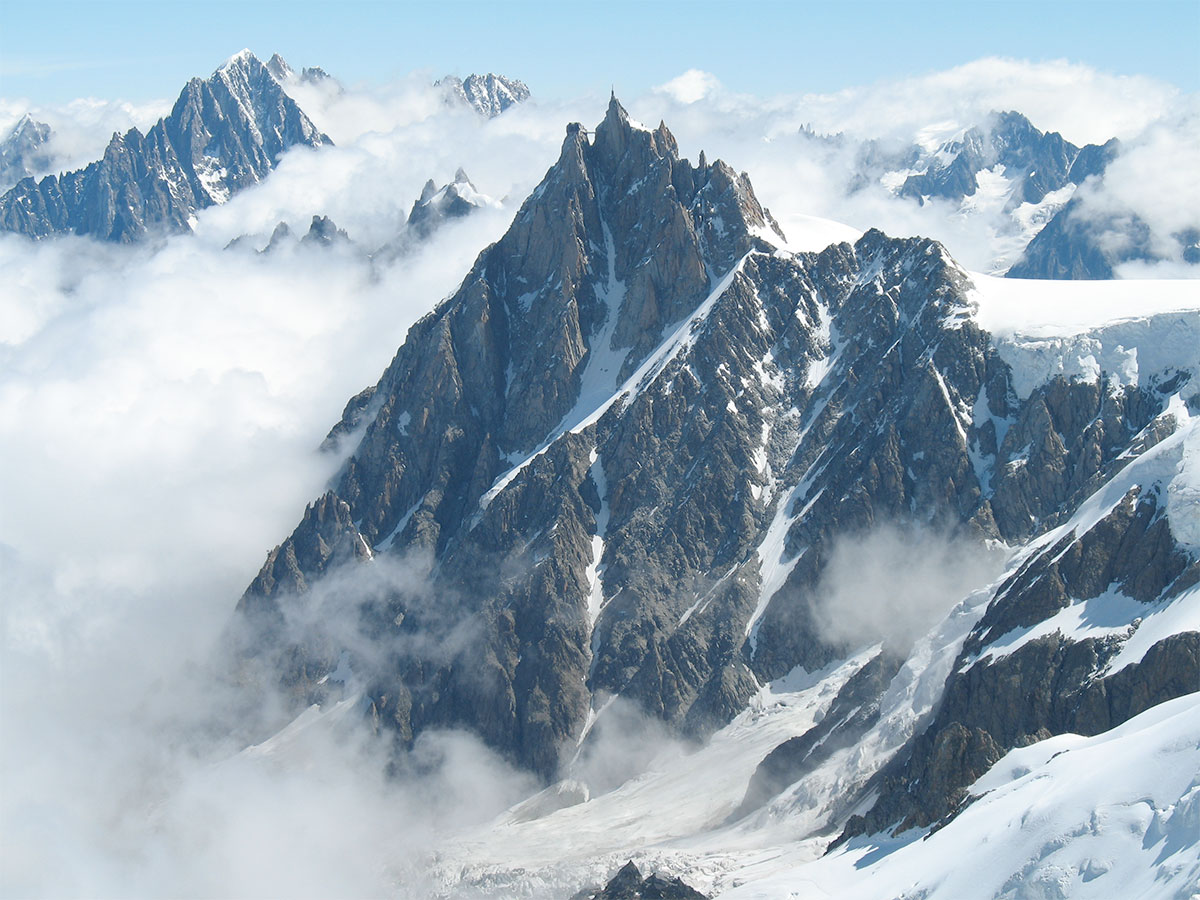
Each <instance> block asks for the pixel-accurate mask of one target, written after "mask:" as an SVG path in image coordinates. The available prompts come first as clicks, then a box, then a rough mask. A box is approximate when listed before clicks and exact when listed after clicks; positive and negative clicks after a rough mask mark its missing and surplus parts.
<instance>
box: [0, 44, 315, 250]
mask: <svg viewBox="0 0 1200 900" xmlns="http://www.w3.org/2000/svg"><path fill="white" fill-rule="evenodd" d="M329 143H331V141H330V140H329V138H328V137H327V136H326V135H324V134H322V133H321V132H320V131H319V130H318V129H317V128H316V126H314V125H313V123H312V122H311V121H310V120H309V118H308V117H307V116H306V115H305V114H304V113H303V111H301V109H300V108H299V107H298V106H297V105H296V103H295V101H293V100H292V99H291V98H290V97H289V96H288V95H287V94H286V93H285V92H284V90H283V89H282V87H281V86H280V84H279V82H278V81H277V80H276V78H275V76H274V75H273V74H272V73H271V71H270V70H269V69H268V68H267V67H266V66H264V65H263V63H262V62H260V61H259V60H258V58H257V57H255V56H254V54H252V53H250V52H249V51H248V50H243V51H241V52H240V53H237V54H234V55H233V56H232V57H230V58H229V60H227V61H226V62H225V63H223V64H222V65H221V66H220V67H219V68H218V69H217V70H216V71H215V72H213V74H212V75H211V76H210V77H209V78H208V79H201V78H193V79H192V80H190V81H189V82H188V83H187V85H186V86H185V87H184V89H183V91H182V92H181V93H180V95H179V99H178V100H176V102H175V105H174V107H173V108H172V110H171V113H170V115H168V116H167V117H166V118H164V119H160V120H159V121H158V123H157V124H155V125H154V126H153V127H152V128H151V129H150V130H149V131H148V132H147V133H146V134H145V135H143V134H142V133H141V132H140V131H138V130H137V129H130V130H129V131H128V132H126V133H125V134H123V135H114V136H113V139H112V141H111V142H110V143H109V145H108V147H107V149H106V150H105V153H104V156H103V158H102V159H101V160H99V161H97V162H95V163H92V164H91V165H89V166H88V167H87V168H85V169H82V170H79V171H75V172H68V173H66V174H64V175H61V176H49V177H47V178H44V179H42V181H41V182H39V183H36V184H35V183H34V182H33V181H32V180H25V181H23V182H21V183H20V184H18V185H17V186H16V187H14V188H13V189H12V190H11V191H9V192H8V193H6V194H5V195H4V196H3V197H2V198H0V229H4V230H7V231H16V232H20V233H23V234H26V235H29V236H30V237H45V236H47V235H51V234H57V233H64V232H74V233H75V234H83V235H93V236H95V237H97V238H100V239H102V240H111V241H121V242H129V241H136V240H140V239H142V238H143V237H145V236H146V235H147V234H150V233H154V232H163V231H166V232H183V231H188V230H189V229H190V228H191V225H192V220H193V217H194V215H195V213H196V212H197V211H198V210H201V209H205V208H207V207H209V206H213V205H215V204H218V203H224V202H225V201H226V200H228V199H229V197H230V196H232V195H233V194H234V193H235V192H237V191H238V190H241V189H242V188H244V187H247V186H249V185H251V184H256V183H258V182H259V181H261V180H262V179H263V178H265V177H266V176H267V174H268V173H269V172H270V171H271V170H272V169H273V168H274V167H275V165H276V163H277V162H278V160H279V157H280V156H281V155H282V154H283V153H284V152H286V151H287V150H288V149H290V148H291V147H294V146H297V145H303V146H309V147H319V146H323V145H325V144H329Z"/></svg>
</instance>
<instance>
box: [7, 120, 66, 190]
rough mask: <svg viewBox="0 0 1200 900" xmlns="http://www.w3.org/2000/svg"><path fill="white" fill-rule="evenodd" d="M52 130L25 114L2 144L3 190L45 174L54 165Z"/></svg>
mask: <svg viewBox="0 0 1200 900" xmlns="http://www.w3.org/2000/svg"><path fill="white" fill-rule="evenodd" d="M51 133H52V132H51V129H50V126H49V125H47V124H46V123H45V122H39V121H37V120H36V119H34V118H33V117H32V116H31V115H30V114H29V113H25V114H24V115H23V116H21V118H20V119H19V120H18V121H17V123H16V124H15V125H14V126H13V127H12V130H11V131H10V132H9V133H8V135H7V136H5V138H4V139H3V140H2V141H0V189H6V188H7V187H9V186H10V185H13V184H16V183H17V182H18V181H20V180H21V179H22V178H28V177H29V176H30V175H37V174H39V173H41V172H45V171H46V170H48V169H49V168H50V166H51V165H52V164H53V162H54V154H53V153H52V152H51V151H50V148H49V146H48V145H49V143H50V136H51Z"/></svg>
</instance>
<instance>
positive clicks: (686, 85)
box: [656, 69, 721, 103]
mask: <svg viewBox="0 0 1200 900" xmlns="http://www.w3.org/2000/svg"><path fill="white" fill-rule="evenodd" d="M720 87H721V82H720V81H718V80H717V77H716V76H715V75H713V74H711V73H709V72H703V71H701V70H700V69H688V70H687V71H686V72H684V73H683V74H682V75H679V76H677V77H675V78H672V79H671V80H670V81H668V82H666V83H665V84H662V85H660V86H659V87H658V88H656V90H659V91H662V92H663V93H665V94H667V95H668V96H669V97H670V98H671V99H672V100H674V101H675V102H677V103H695V102H696V101H697V100H703V99H704V98H705V97H707V96H708V95H709V94H711V93H713V92H715V91H717V90H719V89H720Z"/></svg>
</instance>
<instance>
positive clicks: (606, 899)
mask: <svg viewBox="0 0 1200 900" xmlns="http://www.w3.org/2000/svg"><path fill="white" fill-rule="evenodd" d="M652 898H653V900H706V898H705V895H704V894H702V893H700V892H699V891H697V890H696V889H695V888H692V887H689V886H688V885H686V884H684V883H683V881H682V880H681V879H679V878H670V879H668V878H662V877H661V876H659V875H649V876H647V877H646V878H643V877H642V873H641V870H639V869H638V867H637V866H635V865H634V864H633V863H632V862H628V863H626V864H625V865H624V866H622V867H621V870H620V871H619V872H617V874H616V875H614V876H613V877H612V879H611V880H610V881H609V882H608V884H606V885H605V886H604V887H603V888H601V889H600V890H585V891H580V892H579V893H578V894H576V895H575V897H574V898H573V900H652Z"/></svg>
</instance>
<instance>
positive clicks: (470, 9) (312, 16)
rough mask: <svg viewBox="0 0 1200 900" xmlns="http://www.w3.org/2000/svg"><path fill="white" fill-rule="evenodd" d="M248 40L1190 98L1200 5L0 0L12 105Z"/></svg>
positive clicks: (1196, 78) (783, 86) (614, 74)
mask: <svg viewBox="0 0 1200 900" xmlns="http://www.w3.org/2000/svg"><path fill="white" fill-rule="evenodd" d="M243 47H249V48H250V49H251V50H253V51H254V52H255V53H256V54H258V55H259V56H260V57H262V58H263V59H266V58H267V57H268V56H270V54H271V53H273V52H279V53H281V54H282V55H283V56H284V57H285V58H286V59H287V60H288V61H289V62H291V63H292V64H293V65H294V66H304V65H310V66H311V65H319V66H322V67H324V68H325V69H326V70H328V71H329V72H330V74H332V75H334V76H336V77H337V78H339V79H341V80H342V81H344V82H347V83H354V82H358V81H367V82H378V81H383V80H385V79H388V78H389V77H392V76H396V75H400V74H404V73H407V72H411V71H413V70H415V69H425V70H429V71H430V73H431V74H432V75H435V76H440V75H442V74H448V73H453V74H459V75H467V74H470V73H471V72H475V71H495V72H500V73H503V74H506V75H510V76H513V77H517V78H521V79H523V80H524V81H525V82H526V83H528V84H529V86H530V88H531V89H532V90H533V91H534V92H535V94H537V95H540V96H544V97H559V96H568V95H575V94H579V93H582V92H584V91H596V90H602V89H606V88H607V87H608V86H609V85H610V84H612V85H614V86H615V87H616V88H617V90H618V92H629V93H636V92H639V91H642V90H645V89H646V88H649V87H651V86H653V85H656V84H660V83H662V82H664V81H667V80H668V79H670V78H673V77H674V76H676V75H678V74H680V73H681V72H683V71H685V70H686V69H689V68H701V69H704V70H706V71H709V72H712V73H713V74H715V75H716V76H717V77H718V78H719V79H720V80H721V81H722V82H723V83H724V84H725V85H726V86H727V87H729V88H731V89H734V90H739V91H747V92H751V93H756V94H759V95H767V94H774V93H783V92H787V93H793V92H805V91H818V92H825V91H831V90H836V89H838V88H842V87H847V86H850V85H857V84H865V83H870V82H874V81H878V80H882V79H886V78H893V77H903V76H909V75H919V74H922V73H926V72H930V71H934V70H938V69H945V68H949V67H952V66H955V65H958V64H960V63H964V62H968V61H970V60H973V59H977V58H979V57H982V56H990V55H999V56H1010V57H1017V58H1021V59H1029V60H1033V61H1042V60H1051V59H1068V60H1070V61H1072V62H1079V63H1086V64H1088V65H1091V66H1094V67H1096V68H1098V69H1101V70H1103V71H1106V72H1111V73H1114V74H1142V75H1150V76H1153V77H1156V78H1160V79H1163V80H1165V81H1168V82H1170V83H1172V84H1174V85H1176V86H1177V87H1180V88H1182V89H1183V90H1185V91H1189V92H1190V91H1196V90H1197V89H1200V0H1137V2H1129V0H1083V2H1079V0H1041V2H1027V0H1005V2H996V0H976V2H899V0H896V2H878V0H872V2H829V0H826V2H800V0H792V2H784V0H748V2H741V3H734V2H714V0H692V2H684V0H642V2H628V0H608V2H604V3H599V2H568V0H560V2H553V3H550V2H542V0H509V2H487V3H482V2H475V0H442V2H439V3H433V2H422V0H417V2H405V3H400V2H383V0H343V2H331V0H287V2H285V0H238V2H229V0H202V2H193V0H187V2H183V0H103V2H101V0H89V2H69V0H47V2H30V0H0V97H5V98H8V99H14V100H15V99H18V98H23V99H26V100H28V101H30V102H32V103H33V104H35V105H41V104H57V103H61V102H65V101H67V100H70V99H74V98H76V97H80V96H96V97H104V98H106V99H124V100H130V101H134V102H144V101H147V100H152V99H171V98H173V97H174V96H175V95H176V94H177V93H178V91H179V89H180V88H181V87H182V85H183V83H184V82H185V81H186V80H187V79H188V78H189V77H191V76H195V75H207V74H209V73H210V72H211V71H212V70H213V69H215V68H216V67H217V66H218V65H219V64H220V63H221V62H222V61H223V60H224V59H225V58H226V57H228V56H230V55H232V54H233V53H235V52H237V51H238V50H240V49H242V48H243Z"/></svg>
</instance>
